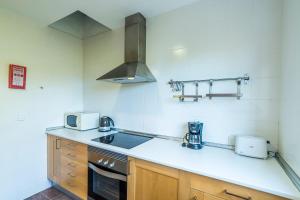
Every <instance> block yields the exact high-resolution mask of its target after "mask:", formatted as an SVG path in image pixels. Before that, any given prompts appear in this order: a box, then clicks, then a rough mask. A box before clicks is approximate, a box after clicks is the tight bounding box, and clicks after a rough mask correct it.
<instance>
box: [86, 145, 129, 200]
mask: <svg viewBox="0 0 300 200" xmlns="http://www.w3.org/2000/svg"><path fill="white" fill-rule="evenodd" d="M88 165H89V168H88V196H89V200H126V199H127V175H128V158H127V156H125V155H123V154H119V153H115V152H111V151H107V150H103V149H99V148H95V147H89V164H88Z"/></svg>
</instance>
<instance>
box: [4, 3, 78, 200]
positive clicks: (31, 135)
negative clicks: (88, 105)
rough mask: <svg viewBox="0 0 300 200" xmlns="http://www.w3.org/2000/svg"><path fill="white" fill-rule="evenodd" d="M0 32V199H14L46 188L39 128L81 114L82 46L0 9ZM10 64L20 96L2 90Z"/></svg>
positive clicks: (43, 142) (43, 143) (43, 144)
mask: <svg viewBox="0 0 300 200" xmlns="http://www.w3.org/2000/svg"><path fill="white" fill-rule="evenodd" d="M0 30H1V31H0V52H1V53H0V102H1V103H0V127H1V130H0V164H1V170H0V177H1V178H0V199H8V200H20V199H24V198H26V197H28V196H30V195H32V194H34V193H37V192H39V191H41V190H43V189H45V188H46V187H48V186H49V182H48V181H47V159H46V156H47V151H46V150H47V143H46V141H47V140H46V134H45V128H46V127H50V126H61V125H63V114H64V112H65V111H74V110H81V109H82V42H81V41H79V40H77V39H74V38H72V37H69V36H67V35H65V34H63V33H59V32H57V31H55V30H52V29H49V28H47V27H39V26H38V25H37V24H34V23H33V22H32V20H31V19H27V18H26V17H24V16H19V15H16V14H14V13H12V12H10V11H8V10H5V9H1V8H0ZM11 63H13V64H19V65H26V66H27V67H28V68H27V69H28V76H27V89H26V90H25V91H23V90H12V89H8V86H7V85H8V80H7V79H8V66H9V64H11ZM40 86H43V87H44V90H41V89H40ZM20 115H21V117H22V116H23V117H24V118H25V121H17V119H18V116H20Z"/></svg>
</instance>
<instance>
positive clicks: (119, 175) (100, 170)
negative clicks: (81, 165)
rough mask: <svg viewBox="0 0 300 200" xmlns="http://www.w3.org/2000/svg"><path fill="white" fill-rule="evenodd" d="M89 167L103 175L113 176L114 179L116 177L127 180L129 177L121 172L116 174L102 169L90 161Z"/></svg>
mask: <svg viewBox="0 0 300 200" xmlns="http://www.w3.org/2000/svg"><path fill="white" fill-rule="evenodd" d="M89 168H90V169H92V170H93V171H94V172H96V173H97V174H100V175H102V176H105V177H107V178H112V179H116V180H119V181H124V182H127V177H126V176H124V175H121V174H116V173H113V172H108V171H105V170H102V169H99V168H98V167H96V166H95V165H93V164H91V163H89Z"/></svg>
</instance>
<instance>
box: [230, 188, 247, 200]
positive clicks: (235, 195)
mask: <svg viewBox="0 0 300 200" xmlns="http://www.w3.org/2000/svg"><path fill="white" fill-rule="evenodd" d="M224 193H225V194H227V195H230V196H234V197H237V198H240V199H244V200H251V199H252V198H251V197H250V196H249V197H243V196H240V195H238V194H234V193H232V192H229V191H228V190H224Z"/></svg>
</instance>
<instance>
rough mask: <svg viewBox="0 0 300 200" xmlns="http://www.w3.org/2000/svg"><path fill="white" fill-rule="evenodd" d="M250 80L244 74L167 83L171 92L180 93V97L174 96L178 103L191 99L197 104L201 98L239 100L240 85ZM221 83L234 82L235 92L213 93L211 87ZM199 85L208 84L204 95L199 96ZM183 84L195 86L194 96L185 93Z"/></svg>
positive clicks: (240, 95)
mask: <svg viewBox="0 0 300 200" xmlns="http://www.w3.org/2000/svg"><path fill="white" fill-rule="evenodd" d="M249 80H250V77H249V76H248V75H247V74H245V75H244V76H241V77H236V78H220V79H204V80H188V81H173V80H172V79H171V80H170V81H169V82H168V84H170V87H171V89H172V91H173V92H181V94H180V95H174V96H173V97H174V98H178V99H179V101H180V102H184V101H185V99H193V101H195V102H197V101H198V100H199V99H203V98H209V99H212V98H215V97H234V98H237V99H240V98H241V97H242V96H243V94H242V93H241V84H242V82H243V83H244V84H247V82H248V81H249ZM222 81H234V82H236V86H237V89H236V92H234V93H213V85H214V83H215V82H222ZM200 83H208V85H209V89H208V93H207V94H206V95H199V84H200ZM185 84H194V85H195V94H186V93H185Z"/></svg>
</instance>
